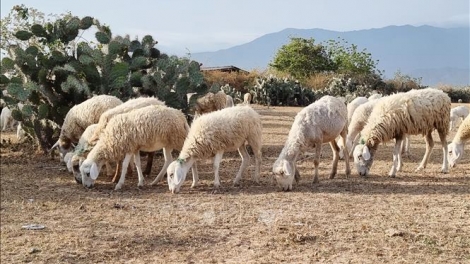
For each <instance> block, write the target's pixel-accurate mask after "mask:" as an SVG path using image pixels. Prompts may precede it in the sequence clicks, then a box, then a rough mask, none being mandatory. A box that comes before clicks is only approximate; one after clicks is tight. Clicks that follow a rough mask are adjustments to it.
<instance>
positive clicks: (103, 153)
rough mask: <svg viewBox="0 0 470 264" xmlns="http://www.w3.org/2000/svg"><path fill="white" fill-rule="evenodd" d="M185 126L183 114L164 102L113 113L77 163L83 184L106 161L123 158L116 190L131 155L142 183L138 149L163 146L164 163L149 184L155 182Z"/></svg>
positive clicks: (183, 135) (88, 184) (89, 182)
mask: <svg viewBox="0 0 470 264" xmlns="http://www.w3.org/2000/svg"><path fill="white" fill-rule="evenodd" d="M188 130H189V126H188V123H187V122H186V117H185V116H184V114H183V113H182V112H181V111H180V110H177V109H174V108H171V107H167V106H164V105H151V106H147V107H143V108H139V109H135V110H132V111H130V112H127V113H123V114H119V115H115V116H114V117H113V118H112V119H111V120H109V122H108V125H107V126H106V128H105V129H104V130H103V131H102V132H101V134H100V138H99V140H98V141H97V143H96V145H95V146H94V147H93V149H92V150H91V151H90V153H88V156H87V158H86V160H85V161H83V163H82V165H81V166H80V173H81V175H82V184H83V185H84V186H85V187H91V186H93V185H94V181H95V180H96V178H97V177H98V175H99V172H100V169H101V167H102V165H103V164H104V163H105V162H119V161H121V160H123V162H122V172H121V177H120V179H119V182H118V183H117V185H116V187H115V189H116V190H119V189H121V187H122V185H123V184H124V180H125V176H126V170H127V167H128V165H129V162H130V160H131V158H132V157H134V163H135V165H136V169H137V175H138V179H139V182H138V186H143V183H144V177H143V174H142V169H141V166H140V151H146V152H153V151H157V150H159V149H162V148H163V154H164V156H165V164H164V165H163V168H162V170H161V171H160V173H159V174H158V176H157V177H156V179H155V180H154V181H153V182H152V184H154V183H156V182H158V181H159V180H160V178H161V177H162V176H163V174H164V173H165V171H166V168H167V167H168V165H169V164H170V162H171V161H172V156H171V152H172V150H173V149H177V150H180V149H181V148H182V146H183V142H184V139H185V138H186V135H187V133H188ZM195 174H196V173H195V172H194V171H193V177H197V175H195Z"/></svg>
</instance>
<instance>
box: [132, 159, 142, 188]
mask: <svg viewBox="0 0 470 264" xmlns="http://www.w3.org/2000/svg"><path fill="white" fill-rule="evenodd" d="M134 164H135V168H136V170H137V179H138V180H139V182H138V183H137V187H142V186H144V174H143V173H142V164H141V163H140V152H139V151H137V153H136V154H134Z"/></svg>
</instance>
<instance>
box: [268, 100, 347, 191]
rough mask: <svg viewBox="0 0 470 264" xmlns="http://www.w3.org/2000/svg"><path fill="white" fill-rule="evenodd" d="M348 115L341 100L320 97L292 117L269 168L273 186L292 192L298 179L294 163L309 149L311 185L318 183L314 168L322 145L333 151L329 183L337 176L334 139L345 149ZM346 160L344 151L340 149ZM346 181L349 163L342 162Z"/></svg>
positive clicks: (337, 150) (298, 175)
mask: <svg viewBox="0 0 470 264" xmlns="http://www.w3.org/2000/svg"><path fill="white" fill-rule="evenodd" d="M347 116H348V111H347V108H346V105H345V104H344V102H343V101H342V100H341V99H338V98H335V97H333V96H328V95H327V96H323V97H322V98H321V99H320V100H318V101H316V102H314V103H312V104H310V105H309V106H307V107H305V108H304V109H302V110H301V111H300V112H299V113H298V114H297V115H296V117H295V120H294V123H293V124H292V127H291V130H290V132H289V136H288V138H287V141H286V143H285V145H284V148H283V149H282V151H281V153H280V155H279V157H278V158H277V160H276V162H274V164H273V173H274V175H275V178H276V181H277V184H278V185H279V186H280V187H281V188H282V190H283V191H289V190H292V182H293V180H294V179H295V180H296V181H297V182H298V181H299V179H300V174H299V172H298V169H297V166H296V164H295V162H296V161H297V158H298V157H299V155H300V154H301V153H302V152H304V151H305V150H306V149H308V148H310V147H314V148H315V159H314V162H313V163H314V166H315V175H314V178H313V183H317V182H318V164H319V158H320V154H321V147H322V144H323V143H326V142H329V143H330V146H331V149H332V150H333V167H332V170H331V173H330V179H332V178H334V177H335V175H336V172H337V166H338V160H339V154H338V152H339V147H338V145H337V144H336V141H335V139H336V138H337V137H338V136H341V139H342V142H343V145H346V135H347V132H348V131H347V128H348V126H347V125H348V120H347ZM343 151H344V155H345V156H347V153H348V150H347V147H345V148H344V150H343ZM345 163H346V177H349V174H350V172H351V170H350V167H349V159H345Z"/></svg>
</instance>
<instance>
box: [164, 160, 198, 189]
mask: <svg viewBox="0 0 470 264" xmlns="http://www.w3.org/2000/svg"><path fill="white" fill-rule="evenodd" d="M191 165H192V162H188V161H186V159H182V158H178V159H177V160H175V161H173V162H172V163H170V165H169V166H168V168H167V170H166V174H167V181H168V188H169V189H170V191H171V192H172V193H179V191H180V188H181V185H183V182H184V180H185V179H186V175H187V174H188V171H189V168H190V167H191Z"/></svg>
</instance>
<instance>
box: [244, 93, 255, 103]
mask: <svg viewBox="0 0 470 264" xmlns="http://www.w3.org/2000/svg"><path fill="white" fill-rule="evenodd" d="M252 99H253V96H252V95H251V93H245V94H244V95H243V103H244V104H251V100H252Z"/></svg>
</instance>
